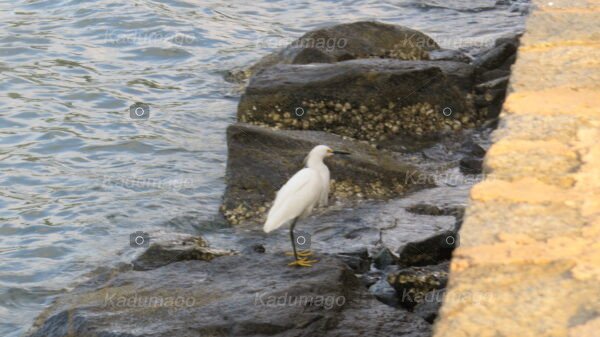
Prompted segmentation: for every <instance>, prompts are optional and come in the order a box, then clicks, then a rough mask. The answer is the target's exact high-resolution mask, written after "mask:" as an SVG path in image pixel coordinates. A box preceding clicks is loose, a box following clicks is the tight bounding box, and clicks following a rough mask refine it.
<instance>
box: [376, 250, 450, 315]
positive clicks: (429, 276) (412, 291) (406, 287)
mask: <svg viewBox="0 0 600 337" xmlns="http://www.w3.org/2000/svg"><path fill="white" fill-rule="evenodd" d="M448 268H449V263H448V262H443V263H441V264H437V265H431V266H425V267H409V268H404V269H401V270H399V271H397V272H392V273H390V274H388V276H387V282H388V283H389V284H390V285H391V286H392V287H394V289H396V293H397V296H398V298H399V301H400V304H401V305H402V306H404V307H406V308H409V309H412V308H414V306H415V305H417V304H419V303H422V302H425V301H426V298H425V295H426V294H427V293H429V292H431V291H433V290H437V289H442V288H445V287H446V284H447V283H448Z"/></svg>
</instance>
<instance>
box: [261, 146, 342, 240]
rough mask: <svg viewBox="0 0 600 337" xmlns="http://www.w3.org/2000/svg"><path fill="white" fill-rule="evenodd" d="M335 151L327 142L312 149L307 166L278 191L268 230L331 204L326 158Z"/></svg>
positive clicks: (270, 211)
mask: <svg viewBox="0 0 600 337" xmlns="http://www.w3.org/2000/svg"><path fill="white" fill-rule="evenodd" d="M333 153H334V151H333V150H332V149H331V148H329V147H328V146H325V145H318V146H315V147H314V148H313V149H312V150H311V151H310V153H309V154H308V156H307V157H306V161H305V162H306V167H305V168H303V169H301V170H300V171H298V172H297V173H296V174H294V176H292V178H290V180H288V181H287V182H286V183H285V185H283V187H281V189H280V190H279V191H278V192H277V196H276V197H275V201H274V202H273V206H272V207H271V209H270V210H269V214H268V215H267V221H266V222H265V225H264V228H263V229H264V231H265V232H267V233H268V232H270V231H272V230H275V229H277V228H279V227H281V226H282V225H284V224H285V223H287V222H288V221H290V220H293V219H296V218H298V219H302V218H305V217H307V216H308V215H310V213H311V212H312V210H313V209H314V208H315V206H317V205H318V206H325V205H327V199H328V195H329V169H328V168H327V166H326V165H325V163H323V159H325V157H329V156H331V155H333Z"/></svg>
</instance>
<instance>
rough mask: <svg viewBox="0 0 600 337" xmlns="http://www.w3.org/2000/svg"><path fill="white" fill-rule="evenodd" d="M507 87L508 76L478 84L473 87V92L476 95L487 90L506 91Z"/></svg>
mask: <svg viewBox="0 0 600 337" xmlns="http://www.w3.org/2000/svg"><path fill="white" fill-rule="evenodd" d="M507 86H508V76H504V77H499V78H495V79H493V80H489V81H487V82H483V83H480V84H478V85H476V86H475V91H476V92H478V93H484V92H486V91H487V90H494V89H502V90H506V88H507Z"/></svg>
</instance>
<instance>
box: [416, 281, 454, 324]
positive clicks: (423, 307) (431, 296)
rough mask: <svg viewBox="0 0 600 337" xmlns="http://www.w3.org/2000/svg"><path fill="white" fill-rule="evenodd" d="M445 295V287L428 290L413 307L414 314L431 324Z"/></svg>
mask: <svg viewBox="0 0 600 337" xmlns="http://www.w3.org/2000/svg"><path fill="white" fill-rule="evenodd" d="M445 295H446V288H443V289H437V290H433V291H430V292H428V293H427V294H425V296H423V301H422V302H420V303H418V304H417V305H416V306H415V307H414V308H413V312H414V314H415V315H417V316H419V317H421V318H423V319H424V320H426V321H427V322H429V323H431V324H433V322H434V321H435V319H436V318H437V316H438V312H439V311H440V307H441V306H442V302H443V300H444V296H445Z"/></svg>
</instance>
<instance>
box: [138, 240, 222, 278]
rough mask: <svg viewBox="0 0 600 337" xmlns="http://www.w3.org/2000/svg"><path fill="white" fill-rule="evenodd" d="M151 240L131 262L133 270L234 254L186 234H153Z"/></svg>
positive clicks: (207, 259)
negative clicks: (145, 248) (146, 247)
mask: <svg viewBox="0 0 600 337" xmlns="http://www.w3.org/2000/svg"><path fill="white" fill-rule="evenodd" d="M151 242H152V243H151V245H150V247H149V248H148V249H147V250H146V251H144V252H143V253H142V254H141V255H140V256H139V257H137V258H136V259H135V260H134V261H133V262H132V263H133V268H134V269H135V270H150V269H155V268H158V267H162V266H164V265H167V264H169V263H173V262H178V261H186V260H201V261H210V260H212V259H214V258H215V257H219V256H224V255H233V254H234V252H233V251H230V250H221V249H214V248H210V247H208V244H207V243H206V241H205V240H204V239H203V238H201V237H198V236H191V235H187V234H172V233H171V234H162V235H160V236H155V235H153V236H152V241H151Z"/></svg>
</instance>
